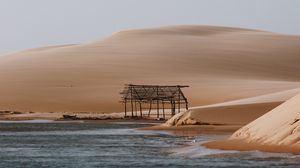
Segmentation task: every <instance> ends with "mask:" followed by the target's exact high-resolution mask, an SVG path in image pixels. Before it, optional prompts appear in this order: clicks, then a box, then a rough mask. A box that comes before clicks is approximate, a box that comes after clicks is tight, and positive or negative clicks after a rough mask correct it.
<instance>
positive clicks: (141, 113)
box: [139, 102, 143, 118]
mask: <svg viewBox="0 0 300 168" xmlns="http://www.w3.org/2000/svg"><path fill="white" fill-rule="evenodd" d="M139 103H140V115H141V118H143V111H142V103H141V102H139Z"/></svg>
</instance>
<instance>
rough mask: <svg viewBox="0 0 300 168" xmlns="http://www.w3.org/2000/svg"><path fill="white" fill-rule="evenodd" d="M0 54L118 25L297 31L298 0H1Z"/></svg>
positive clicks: (104, 32)
mask: <svg viewBox="0 0 300 168" xmlns="http://www.w3.org/2000/svg"><path fill="white" fill-rule="evenodd" d="M0 23H1V24H0V25H1V29H0V30H1V31H0V54H2V55H3V54H5V53H10V52H15V51H19V50H23V49H27V48H35V47H41V46H49V45H60V44H70V43H71V44H74V43H84V42H89V41H93V40H96V39H99V38H102V37H105V36H109V35H110V34H111V33H113V32H115V31H119V30H123V29H131V28H143V27H155V26H165V25H183V24H189V25H190V24H197V25H203V24H204V25H216V26H230V27H244V28H254V29H262V30H268V31H273V32H278V33H285V34H296V35H300V0H0Z"/></svg>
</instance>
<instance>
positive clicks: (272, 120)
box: [206, 94, 300, 154]
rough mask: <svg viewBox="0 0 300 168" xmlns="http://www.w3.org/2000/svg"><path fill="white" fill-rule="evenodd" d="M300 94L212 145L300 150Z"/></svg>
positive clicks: (211, 144) (266, 149)
mask: <svg viewBox="0 0 300 168" xmlns="http://www.w3.org/2000/svg"><path fill="white" fill-rule="evenodd" d="M299 121H300V94H298V95H297V96H295V97H293V98H291V99H290V100H288V101H286V102H285V103H283V104H281V105H280V106H278V107H277V108H275V109H273V110H271V111H270V112H268V113H266V114H265V115H263V116H261V117H259V118H258V119H256V120H254V121H253V122H251V123H249V124H247V125H246V126H244V127H242V128H241V129H239V130H238V131H236V132H235V133H234V134H233V135H232V136H231V137H230V138H229V139H228V140H225V141H219V142H211V143H208V144H206V145H207V146H208V147H217V148H221V149H238V150H254V149H258V150H264V151H271V152H292V153H296V154H300V134H299V130H300V129H299V128H300V122H299Z"/></svg>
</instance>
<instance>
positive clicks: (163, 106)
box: [162, 101, 166, 119]
mask: <svg viewBox="0 0 300 168" xmlns="http://www.w3.org/2000/svg"><path fill="white" fill-rule="evenodd" d="M162 108H163V118H164V119H166V116H165V103H164V101H162Z"/></svg>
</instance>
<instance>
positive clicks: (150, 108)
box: [148, 100, 152, 117]
mask: <svg viewBox="0 0 300 168" xmlns="http://www.w3.org/2000/svg"><path fill="white" fill-rule="evenodd" d="M151 110H152V100H151V101H150V107H149V112H148V117H150V113H151Z"/></svg>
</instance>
